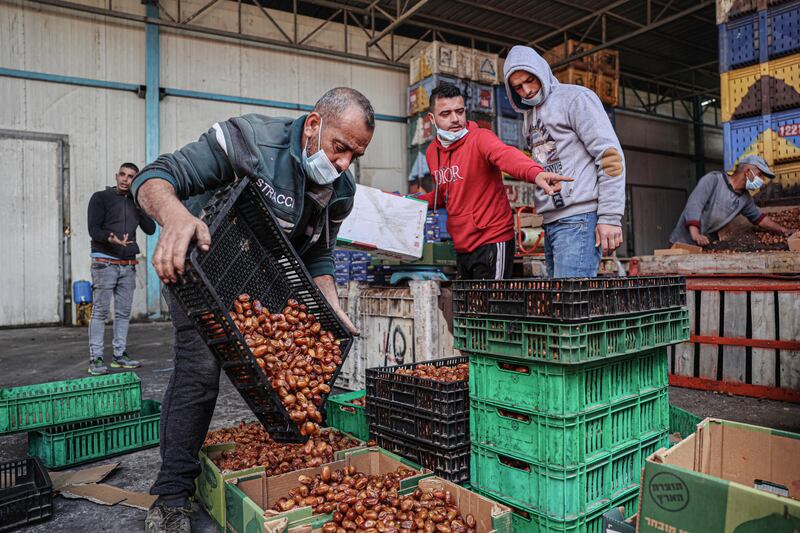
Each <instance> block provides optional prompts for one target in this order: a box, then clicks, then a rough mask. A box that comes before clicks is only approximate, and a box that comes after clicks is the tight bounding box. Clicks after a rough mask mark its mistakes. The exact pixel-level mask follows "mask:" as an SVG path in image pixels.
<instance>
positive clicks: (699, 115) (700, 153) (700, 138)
mask: <svg viewBox="0 0 800 533" xmlns="http://www.w3.org/2000/svg"><path fill="white" fill-rule="evenodd" d="M693 107H694V109H693V111H694V112H693V113H692V121H693V122H694V168H695V173H696V174H697V175H696V176H695V179H696V180H697V181H700V178H702V177H703V176H705V174H706V144H705V133H706V132H705V127H704V124H703V104H702V97H701V96H695V97H694V106H693Z"/></svg>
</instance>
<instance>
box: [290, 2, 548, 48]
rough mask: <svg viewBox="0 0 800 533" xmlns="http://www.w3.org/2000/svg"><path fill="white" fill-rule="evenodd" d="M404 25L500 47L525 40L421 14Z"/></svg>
mask: <svg viewBox="0 0 800 533" xmlns="http://www.w3.org/2000/svg"><path fill="white" fill-rule="evenodd" d="M301 1H302V2H304V3H306V4H314V5H318V6H322V7H327V8H330V9H345V10H349V11H350V12H351V13H353V14H359V15H369V14H370V13H372V12H374V11H370V10H368V9H366V7H359V6H355V5H347V4H341V3H339V2H334V1H331V0H301ZM375 17H376V18H380V19H381V20H386V21H388V22H391V21H392V20H393V19H389V18H387V17H385V16H384V15H383V14H381V13H379V12H375ZM426 20H430V21H432V22H431V23H427V22H424V21H426ZM404 23H405V24H406V25H407V26H413V27H415V28H421V29H424V30H434V31H440V32H441V33H445V34H449V35H455V36H458V37H464V38H466V39H479V40H481V41H483V42H485V43H488V44H493V45H495V46H502V47H511V46H514V45H515V44H519V43H520V42H522V41H523V40H524V39H525V38H524V37H519V36H515V35H508V34H503V35H501V34H498V33H494V32H486V31H485V30H477V32H476V28H475V27H474V26H470V25H466V24H459V23H455V22H451V21H448V22H447V25H448V27H447V28H446V29H442V21H441V20H439V19H436V18H434V17H429V16H426V15H421V14H417V16H416V17H413V18H411V19H407V20H406V21H405V22H404ZM452 28H464V29H465V30H471V31H460V30H457V29H452ZM478 32H482V33H483V34H484V35H485V36H482V35H480V34H479V33H478ZM540 49H541V47H540Z"/></svg>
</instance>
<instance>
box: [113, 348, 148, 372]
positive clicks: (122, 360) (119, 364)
mask: <svg viewBox="0 0 800 533" xmlns="http://www.w3.org/2000/svg"><path fill="white" fill-rule="evenodd" d="M140 366H142V363H140V362H139V361H135V360H133V359H131V358H130V357H128V352H124V353H123V354H122V356H120V357H114V360H113V361H111V368H139V367H140Z"/></svg>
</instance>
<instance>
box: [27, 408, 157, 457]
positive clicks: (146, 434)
mask: <svg viewBox="0 0 800 533" xmlns="http://www.w3.org/2000/svg"><path fill="white" fill-rule="evenodd" d="M160 423H161V404H160V403H158V402H157V401H155V400H144V401H143V402H142V410H141V411H140V412H139V413H135V414H127V415H119V416H114V417H109V418H105V419H101V420H93V421H90V422H77V423H74V424H66V425H64V426H56V427H53V428H48V429H45V430H39V431H32V432H30V433H28V455H35V456H36V457H39V458H40V459H41V460H42V463H43V464H44V465H45V466H46V467H47V468H49V469H51V470H59V469H62V468H67V467H71V466H75V465H80V464H84V463H91V462H93V461H99V460H101V459H105V458H107V457H113V456H115V455H121V454H123V453H130V452H133V451H136V450H141V449H144V448H149V447H151V446H158V443H159V426H160Z"/></svg>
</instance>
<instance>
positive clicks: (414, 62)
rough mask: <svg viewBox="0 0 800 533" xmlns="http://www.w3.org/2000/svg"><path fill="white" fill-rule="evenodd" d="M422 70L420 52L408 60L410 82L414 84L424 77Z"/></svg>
mask: <svg viewBox="0 0 800 533" xmlns="http://www.w3.org/2000/svg"><path fill="white" fill-rule="evenodd" d="M421 74H422V71H421V70H420V57H419V55H418V54H414V55H413V56H411V59H410V60H409V61H408V84H409V85H413V84H415V83H417V82H418V81H419V80H421V79H422V76H421Z"/></svg>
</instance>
